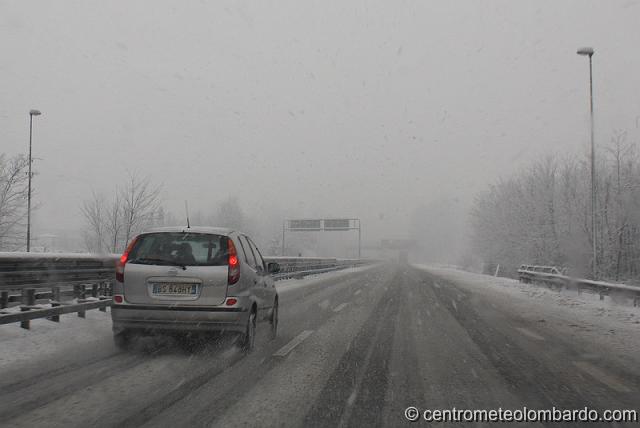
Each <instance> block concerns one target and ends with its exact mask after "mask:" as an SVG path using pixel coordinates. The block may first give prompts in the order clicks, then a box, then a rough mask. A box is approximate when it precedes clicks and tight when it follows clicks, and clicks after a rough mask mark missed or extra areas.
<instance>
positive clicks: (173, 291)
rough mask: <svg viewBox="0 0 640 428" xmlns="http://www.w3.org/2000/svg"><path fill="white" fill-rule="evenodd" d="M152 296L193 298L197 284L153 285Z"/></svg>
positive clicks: (196, 291)
mask: <svg viewBox="0 0 640 428" xmlns="http://www.w3.org/2000/svg"><path fill="white" fill-rule="evenodd" d="M153 294H156V295H158V296H195V295H197V294H198V285H197V284H153Z"/></svg>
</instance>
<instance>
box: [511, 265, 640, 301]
mask: <svg viewBox="0 0 640 428" xmlns="http://www.w3.org/2000/svg"><path fill="white" fill-rule="evenodd" d="M561 271H562V270H561V269H558V268H556V267H554V266H532V265H521V266H520V268H519V269H518V279H519V280H520V282H523V283H526V284H529V283H534V282H535V283H542V284H546V285H549V286H551V287H558V288H567V289H573V290H577V291H578V294H579V293H581V292H583V291H586V292H590V293H595V294H598V295H599V296H600V300H604V297H605V296H608V295H611V294H618V295H621V296H628V297H631V298H633V306H638V305H639V304H640V287H636V286H633V285H626V284H614V283H610V282H604V281H594V280H590V279H580V278H572V277H569V276H566V275H563V274H561V273H560V272H561Z"/></svg>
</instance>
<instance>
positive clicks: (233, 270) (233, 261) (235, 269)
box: [227, 238, 240, 285]
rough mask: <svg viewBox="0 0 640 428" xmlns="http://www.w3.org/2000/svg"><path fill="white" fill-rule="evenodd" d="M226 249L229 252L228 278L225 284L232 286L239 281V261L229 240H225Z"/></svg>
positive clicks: (234, 247)
mask: <svg viewBox="0 0 640 428" xmlns="http://www.w3.org/2000/svg"><path fill="white" fill-rule="evenodd" d="M227 247H228V250H229V276H228V281H227V282H228V284H229V285H233V284H235V283H236V282H238V280H239V279H240V259H238V252H237V251H236V246H235V245H234V244H233V241H232V240H231V238H228V240H227Z"/></svg>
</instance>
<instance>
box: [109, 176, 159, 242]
mask: <svg viewBox="0 0 640 428" xmlns="http://www.w3.org/2000/svg"><path fill="white" fill-rule="evenodd" d="M160 191H161V187H160V186H153V185H152V184H151V182H150V180H149V178H148V177H145V178H140V177H138V176H137V175H136V174H135V173H134V174H129V177H128V180H127V183H126V185H125V186H124V187H122V188H120V190H119V192H118V194H119V198H120V203H121V206H122V210H123V213H122V214H123V216H124V224H123V230H124V245H126V244H127V243H128V242H129V240H130V239H131V238H132V237H133V236H134V235H135V234H137V233H139V232H141V231H142V229H144V228H145V227H146V226H147V225H148V224H150V223H151V222H152V221H153V218H154V214H155V213H156V212H157V211H158V208H159V207H160V201H159V198H160Z"/></svg>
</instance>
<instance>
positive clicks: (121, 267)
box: [116, 236, 138, 282]
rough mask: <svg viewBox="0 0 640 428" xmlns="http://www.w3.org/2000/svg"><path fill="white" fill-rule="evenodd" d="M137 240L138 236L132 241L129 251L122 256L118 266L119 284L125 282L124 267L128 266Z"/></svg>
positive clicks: (117, 279) (125, 251) (117, 276)
mask: <svg viewBox="0 0 640 428" xmlns="http://www.w3.org/2000/svg"><path fill="white" fill-rule="evenodd" d="M137 240H138V237H137V236H136V237H135V238H133V239H132V240H131V242H130V243H129V245H128V246H127V249H126V250H124V253H122V255H121V256H120V260H118V264H116V281H118V282H124V265H126V264H127V260H129V253H130V252H131V249H132V248H133V246H134V245H135V243H136V241H137Z"/></svg>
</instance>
